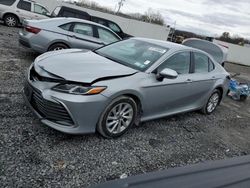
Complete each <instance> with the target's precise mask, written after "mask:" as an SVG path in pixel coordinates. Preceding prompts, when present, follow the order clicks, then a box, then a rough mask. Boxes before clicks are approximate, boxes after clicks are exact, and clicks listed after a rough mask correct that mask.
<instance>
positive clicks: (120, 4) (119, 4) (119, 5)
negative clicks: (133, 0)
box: [116, 0, 126, 14]
mask: <svg viewBox="0 0 250 188" xmlns="http://www.w3.org/2000/svg"><path fill="white" fill-rule="evenodd" d="M125 1H126V0H121V1H119V2H118V10H117V12H116V14H118V13H119V12H120V10H121V8H122V6H123V5H124V2H125Z"/></svg>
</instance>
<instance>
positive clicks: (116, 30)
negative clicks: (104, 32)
mask: <svg viewBox="0 0 250 188" xmlns="http://www.w3.org/2000/svg"><path fill="white" fill-rule="evenodd" d="M108 26H109V28H110V29H112V30H113V31H114V32H116V33H120V32H121V29H120V28H119V26H118V25H116V24H115V23H112V22H109V23H108Z"/></svg>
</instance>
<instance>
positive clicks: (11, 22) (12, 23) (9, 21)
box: [5, 16, 16, 27]
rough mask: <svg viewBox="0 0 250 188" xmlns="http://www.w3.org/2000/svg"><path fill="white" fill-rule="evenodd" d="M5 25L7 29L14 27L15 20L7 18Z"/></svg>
mask: <svg viewBox="0 0 250 188" xmlns="http://www.w3.org/2000/svg"><path fill="white" fill-rule="evenodd" d="M5 23H6V25H8V26H9V27H14V26H16V19H15V18H14V17H11V16H9V17H7V18H6V20H5Z"/></svg>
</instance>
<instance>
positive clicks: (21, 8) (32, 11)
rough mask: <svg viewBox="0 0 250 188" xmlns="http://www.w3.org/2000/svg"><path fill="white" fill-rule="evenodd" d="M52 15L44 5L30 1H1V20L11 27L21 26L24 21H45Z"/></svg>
mask: <svg viewBox="0 0 250 188" xmlns="http://www.w3.org/2000/svg"><path fill="white" fill-rule="evenodd" d="M49 15H50V13H49V11H48V10H47V9H46V8H45V7H44V6H42V5H40V4H38V3H36V2H34V1H29V0H0V19H1V20H3V21H4V23H5V24H6V25H7V26H9V27H15V26H17V25H18V24H21V23H22V22H23V20H24V19H31V20H33V19H35V20H40V19H45V18H48V17H49Z"/></svg>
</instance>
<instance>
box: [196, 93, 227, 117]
mask: <svg viewBox="0 0 250 188" xmlns="http://www.w3.org/2000/svg"><path fill="white" fill-rule="evenodd" d="M221 97H222V93H221V92H220V90H218V89H215V90H214V91H213V93H212V94H211V95H210V97H209V99H208V101H207V103H206V105H204V107H203V108H202V110H201V112H202V113H203V114H205V115H210V114H212V113H213V112H214V111H215V110H216V108H217V107H218V105H219V104H220V101H221Z"/></svg>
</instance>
